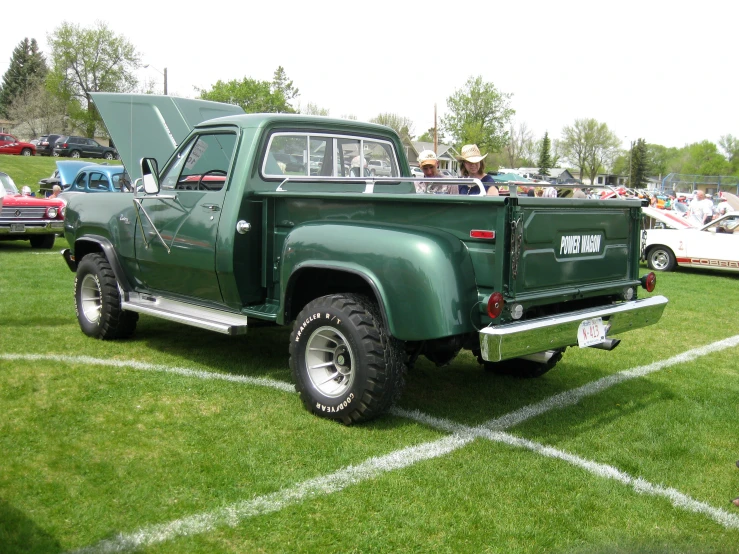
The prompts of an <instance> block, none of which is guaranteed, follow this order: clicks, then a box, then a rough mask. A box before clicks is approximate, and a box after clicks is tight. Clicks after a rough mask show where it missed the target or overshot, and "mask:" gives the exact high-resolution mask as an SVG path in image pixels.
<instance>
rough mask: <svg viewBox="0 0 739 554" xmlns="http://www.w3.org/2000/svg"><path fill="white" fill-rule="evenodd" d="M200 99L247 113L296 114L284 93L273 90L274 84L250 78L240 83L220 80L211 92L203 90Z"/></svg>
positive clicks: (245, 78)
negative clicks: (231, 105)
mask: <svg viewBox="0 0 739 554" xmlns="http://www.w3.org/2000/svg"><path fill="white" fill-rule="evenodd" d="M200 98H202V99H204V100H213V101H214V102H225V103H227V104H235V105H237V106H240V107H241V109H243V110H244V111H245V112H246V113H294V110H293V108H292V107H291V106H290V105H289V104H288V103H287V101H286V100H285V97H284V96H283V95H282V93H281V92H279V91H273V90H272V83H270V82H269V81H257V80H256V79H252V78H250V77H244V78H243V79H241V80H240V81H239V80H235V79H234V80H232V81H228V82H224V81H220V80H219V81H217V82H216V83H215V84H214V85H213V87H212V88H211V89H210V90H207V89H204V90H201V91H200Z"/></svg>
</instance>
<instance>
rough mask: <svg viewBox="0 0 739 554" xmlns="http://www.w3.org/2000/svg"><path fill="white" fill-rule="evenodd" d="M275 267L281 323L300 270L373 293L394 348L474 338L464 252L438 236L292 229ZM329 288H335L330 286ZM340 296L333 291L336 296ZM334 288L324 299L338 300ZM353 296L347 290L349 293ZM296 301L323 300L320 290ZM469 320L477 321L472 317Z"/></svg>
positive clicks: (333, 227)
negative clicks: (317, 271) (338, 276)
mask: <svg viewBox="0 0 739 554" xmlns="http://www.w3.org/2000/svg"><path fill="white" fill-rule="evenodd" d="M281 258H282V259H281V262H280V283H281V287H282V290H281V299H280V300H281V305H282V306H283V310H282V311H281V317H282V319H283V321H282V323H285V322H286V321H284V320H285V319H287V318H286V315H287V317H288V318H289V316H290V314H294V313H296V310H299V309H300V307H296V306H292V307H291V308H290V309H289V311H288V309H287V306H290V303H291V299H292V296H293V295H294V294H295V293H296V291H295V290H294V284H295V282H296V281H297V280H298V279H299V275H300V273H301V271H303V270H306V268H322V269H323V270H331V271H335V272H344V273H345V274H346V276H347V283H351V286H352V287H354V286H355V285H356V283H357V277H359V278H361V279H362V280H363V281H364V282H365V283H367V286H368V288H369V289H371V290H372V291H373V292H374V294H375V296H376V298H377V301H378V303H379V304H380V309H381V311H382V314H383V317H384V318H385V321H386V324H387V328H388V330H389V332H390V334H391V335H392V336H394V337H396V338H398V339H400V340H406V341H418V340H429V339H435V338H440V337H447V336H451V335H459V334H463V333H469V332H473V331H474V330H475V328H474V326H473V324H472V322H471V320H470V314H471V312H472V308H473V307H474V306H475V304H476V303H477V300H478V298H477V289H476V287H475V277H474V272H473V269H472V263H471V261H470V258H469V255H468V253H467V249H466V248H465V246H464V244H462V242H460V241H459V240H458V239H457V238H455V237H453V236H451V235H448V234H447V233H444V232H441V231H433V230H431V231H429V230H428V229H424V230H418V229H414V228H404V227H392V228H391V227H373V226H369V225H346V224H337V223H325V222H322V223H320V224H315V225H304V226H301V227H298V228H295V229H293V230H292V231H291V232H290V233H289V235H288V236H287V237H286V239H285V243H284V248H283V251H282V257H281ZM333 281H334V282H335V281H336V280H335V279H333ZM337 288H338V289H339V290H336V289H337ZM340 288H341V287H340V284H339V285H338V286H337V285H334V286H333V287H332V288H331V289H330V292H342V291H341V290H340ZM352 290H353V289H352ZM312 292H313V291H310V292H308V293H306V292H305V291H302V293H301V298H302V299H305V298H306V297H311V298H314V297H315V296H320V295H322V294H325V293H326V290H321V288H320V286H317V287H316V291H315V295H314V294H312ZM474 317H478V316H477V314H475V315H474Z"/></svg>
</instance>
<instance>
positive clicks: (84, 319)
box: [74, 254, 139, 340]
mask: <svg viewBox="0 0 739 554" xmlns="http://www.w3.org/2000/svg"><path fill="white" fill-rule="evenodd" d="M74 298H75V310H76V312H77V321H79V324H80V328H81V329H82V332H83V333H85V334H86V335H87V336H90V337H94V338H96V339H102V340H111V339H123V338H127V337H130V336H131V335H132V334H133V332H134V330H135V329H136V322H137V321H138V319H139V314H138V313H136V312H127V311H124V310H123V309H121V296H120V292H119V289H118V281H117V280H116V278H115V274H114V273H113V269H112V268H111V267H110V263H109V262H108V260H107V259H106V258H105V256H103V255H102V254H88V255H87V256H85V257H84V258H82V261H81V262H80V264H79V265H78V266H77V275H76V276H75V278H74Z"/></svg>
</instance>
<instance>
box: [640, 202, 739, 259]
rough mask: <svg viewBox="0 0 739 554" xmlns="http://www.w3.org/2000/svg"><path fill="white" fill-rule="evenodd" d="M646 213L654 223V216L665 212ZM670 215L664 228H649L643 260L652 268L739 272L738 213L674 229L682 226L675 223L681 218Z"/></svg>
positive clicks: (653, 226)
mask: <svg viewBox="0 0 739 554" xmlns="http://www.w3.org/2000/svg"><path fill="white" fill-rule="evenodd" d="M643 211H644V212H645V214H646V215H648V216H650V217H653V218H654V219H655V220H657V217H654V216H655V215H662V214H659V213H658V212H663V214H665V213H666V212H664V210H650V209H648V208H644V209H643ZM652 212H657V214H653V213H652ZM670 216H671V217H670V219H671V220H672V221H670V220H669V219H666V220H663V221H661V222H660V223H662V224H663V227H664V228H657V227H659V225H652V228H649V226H648V227H647V230H646V242H645V245H644V257H645V258H646V260H647V265H648V266H649V268H650V269H653V270H655V271H671V270H673V269H675V266H676V265H678V266H686V267H703V268H710V269H720V270H724V271H737V272H739V212H736V211H734V212H729V213H727V214H725V215H723V216H721V217H720V218H718V219H715V220H713V221H712V222H711V223H708V224H707V225H703V226H701V227H697V228H691V227H684V226H683V227H682V228H675V227H678V226H679V223H678V222H677V221H675V220H677V219H678V218H676V217H674V215H673V214H670ZM660 219H661V218H660ZM658 221H659V220H658ZM669 227H672V228H669Z"/></svg>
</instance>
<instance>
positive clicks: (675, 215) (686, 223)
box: [641, 207, 699, 229]
mask: <svg viewBox="0 0 739 554" xmlns="http://www.w3.org/2000/svg"><path fill="white" fill-rule="evenodd" d="M641 211H642V212H643V213H644V214H646V215H648V216H649V217H651V218H654V219H656V220H657V221H659V222H661V223H664V224H665V225H667V226H668V227H669V228H670V229H697V228H698V227H699V225H697V221H696V220H695V219H693V218H689V217H683V216H682V214H681V213H679V212H674V211H672V210H660V209H658V208H647V207H643V208H642V209H641Z"/></svg>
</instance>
